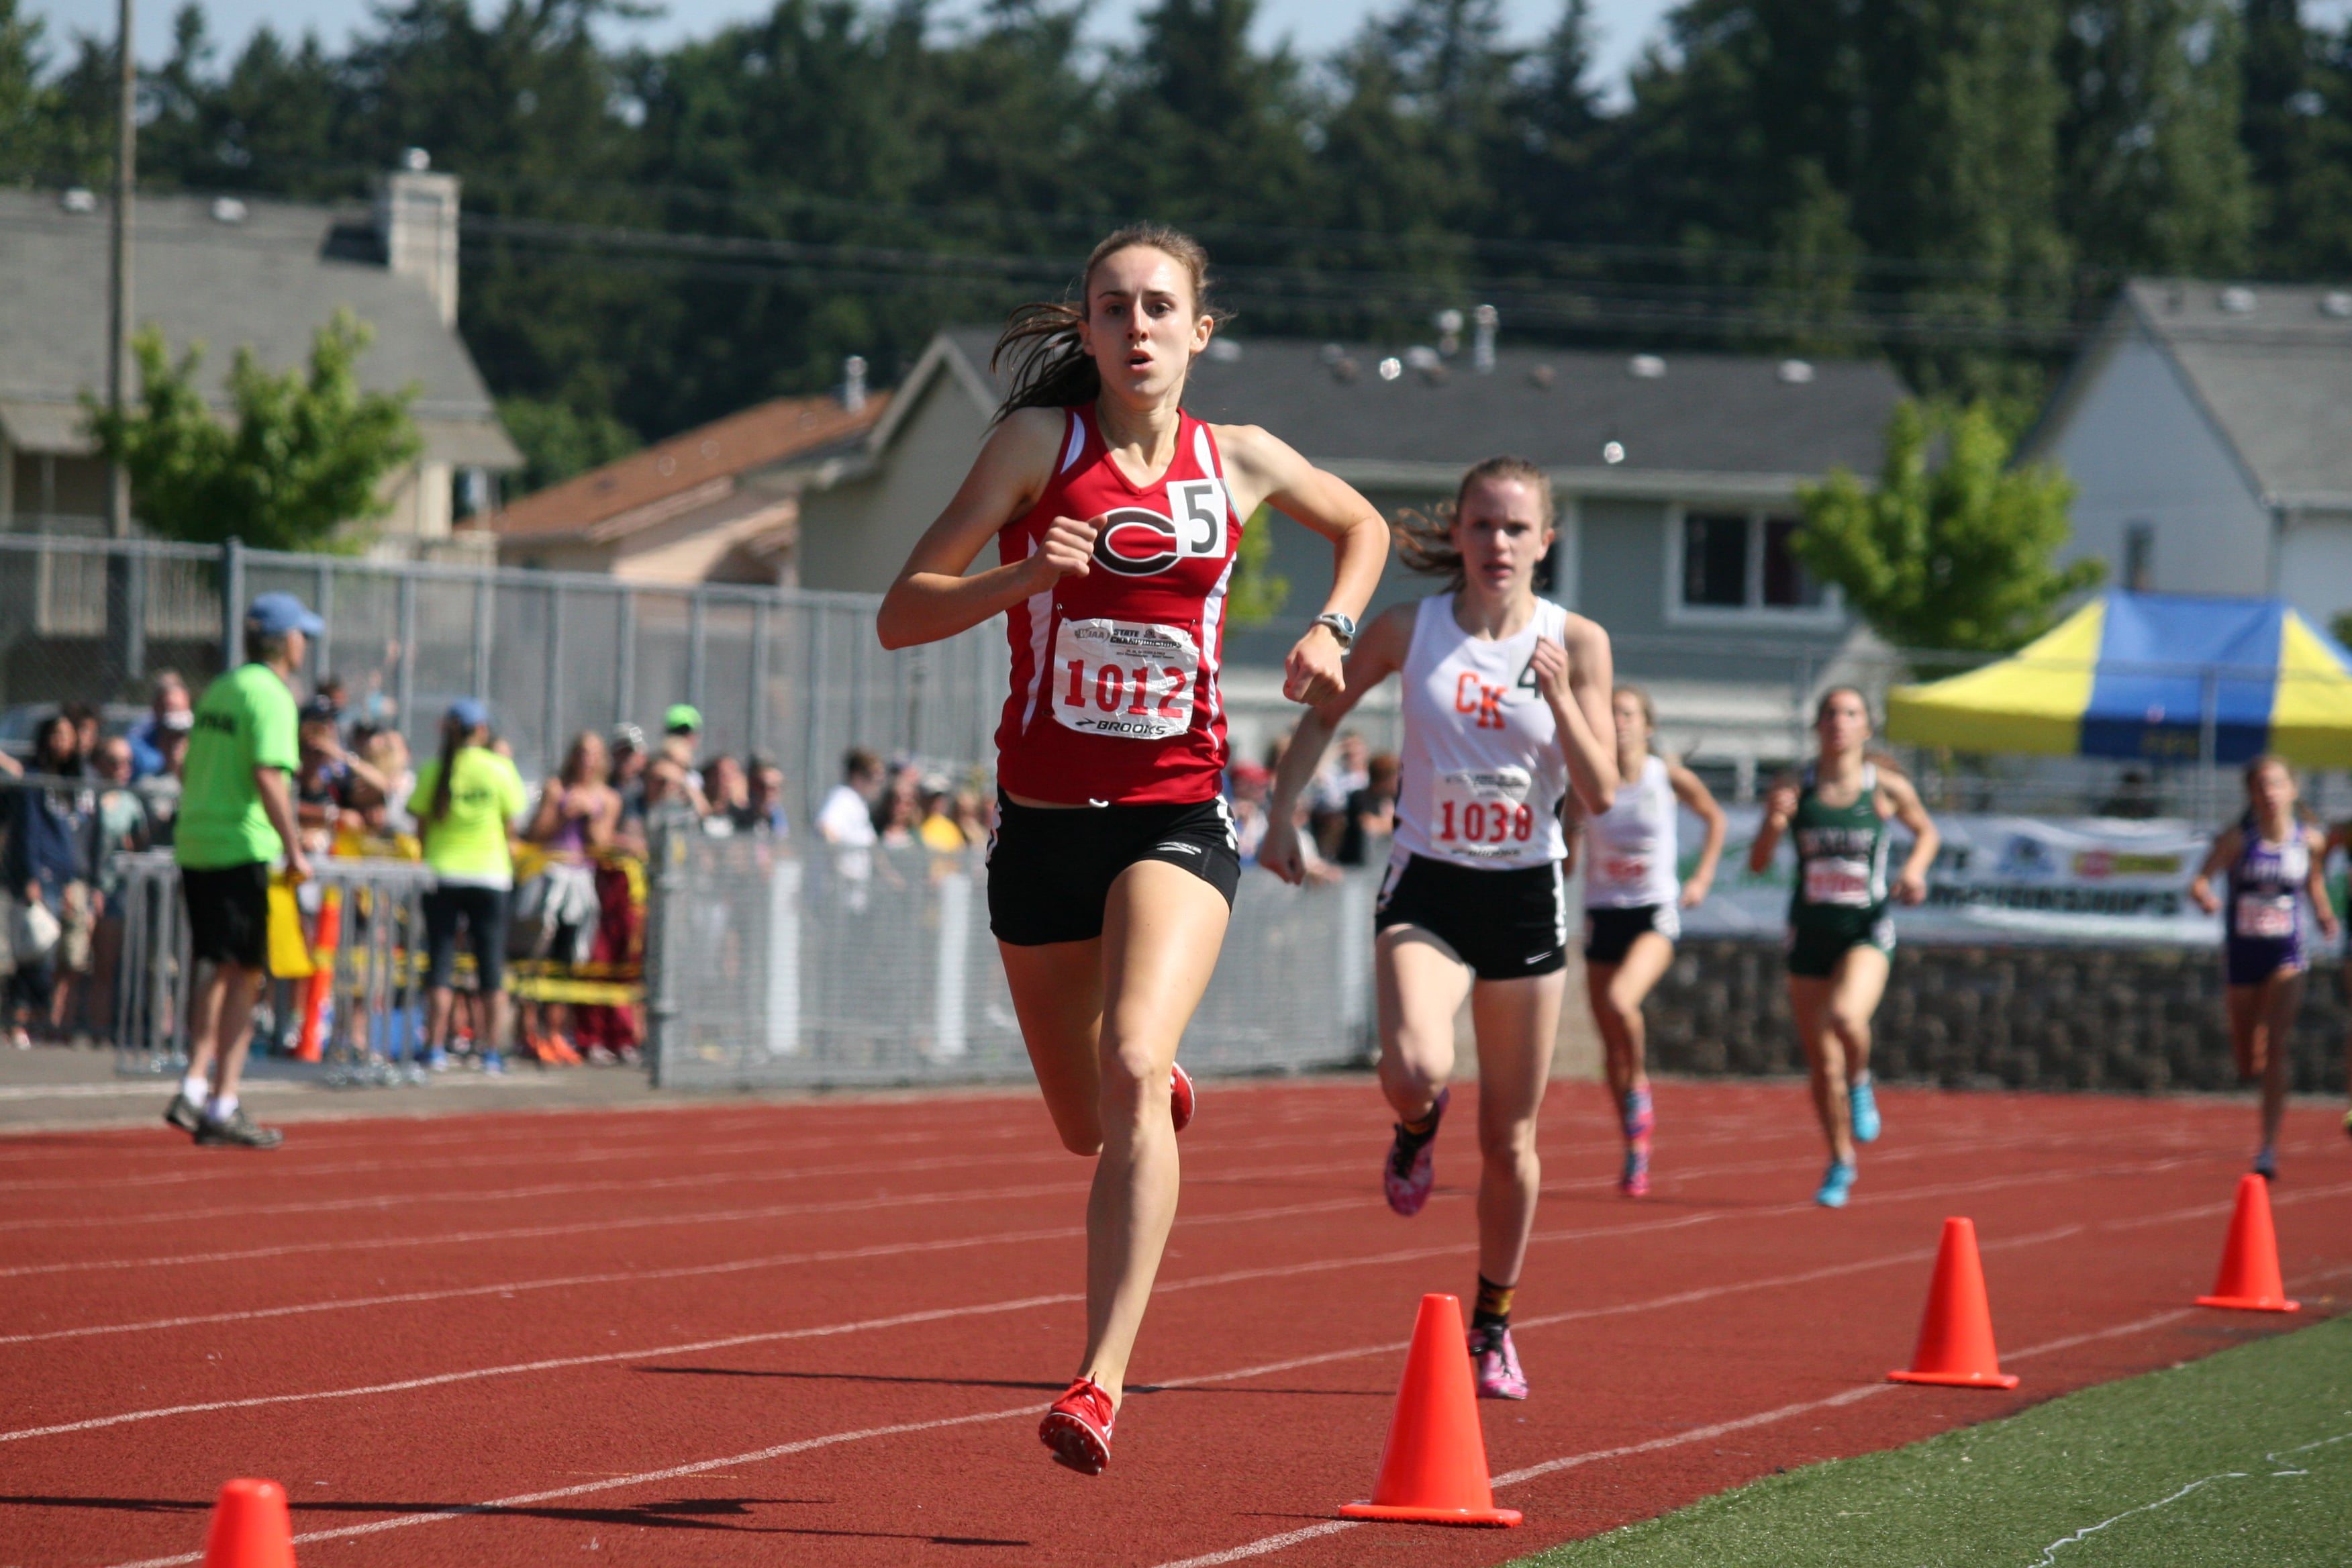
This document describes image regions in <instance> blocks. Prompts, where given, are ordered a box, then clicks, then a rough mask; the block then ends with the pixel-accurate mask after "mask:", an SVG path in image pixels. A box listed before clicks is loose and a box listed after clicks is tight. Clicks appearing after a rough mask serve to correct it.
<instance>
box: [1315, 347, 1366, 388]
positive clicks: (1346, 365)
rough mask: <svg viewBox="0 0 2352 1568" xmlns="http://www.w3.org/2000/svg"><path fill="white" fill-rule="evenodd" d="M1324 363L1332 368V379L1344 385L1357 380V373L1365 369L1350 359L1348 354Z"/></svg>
mask: <svg viewBox="0 0 2352 1568" xmlns="http://www.w3.org/2000/svg"><path fill="white" fill-rule="evenodd" d="M1324 363H1327V364H1328V365H1329V366H1330V367H1331V379H1332V380H1333V381H1337V382H1340V383H1343V384H1344V383H1347V382H1350V381H1353V380H1355V379H1356V374H1357V372H1359V371H1360V370H1361V369H1362V368H1363V367H1362V366H1361V365H1359V364H1358V363H1356V362H1355V361H1354V360H1351V359H1349V357H1348V356H1347V355H1346V354H1341V355H1340V356H1339V358H1338V359H1335V360H1327V361H1325V362H1324Z"/></svg>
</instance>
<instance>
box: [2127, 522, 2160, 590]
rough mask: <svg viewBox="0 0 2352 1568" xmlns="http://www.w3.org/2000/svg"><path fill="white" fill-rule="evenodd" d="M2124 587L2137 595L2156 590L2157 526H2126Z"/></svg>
mask: <svg viewBox="0 0 2352 1568" xmlns="http://www.w3.org/2000/svg"><path fill="white" fill-rule="evenodd" d="M2123 577H2124V586H2125V587H2126V588H2128V589H2130V590H2131V591H2132V592H2133V593H2135V594H2147V593H2153V592H2154V591H2155V589H2156V524H2154V523H2152V522H2147V521H2134V522H2127V523H2126V524H2124V572H2123Z"/></svg>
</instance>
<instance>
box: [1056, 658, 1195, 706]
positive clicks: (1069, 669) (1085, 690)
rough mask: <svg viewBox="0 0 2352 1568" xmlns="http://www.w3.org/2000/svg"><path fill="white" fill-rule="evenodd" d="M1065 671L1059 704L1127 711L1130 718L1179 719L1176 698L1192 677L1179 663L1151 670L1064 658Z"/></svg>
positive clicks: (1140, 665) (1141, 667) (1147, 667)
mask: <svg viewBox="0 0 2352 1568" xmlns="http://www.w3.org/2000/svg"><path fill="white" fill-rule="evenodd" d="M1064 674H1065V675H1066V678H1067V679H1068V681H1069V687H1068V689H1066V690H1065V691H1064V692H1063V693H1062V706H1063V707H1065V708H1073V709H1082V708H1086V707H1088V706H1092V707H1093V708H1095V709H1097V710H1099V711H1101V712H1104V713H1121V712H1123V713H1126V714H1127V715H1129V717H1131V718H1136V719H1142V718H1147V717H1153V716H1156V717H1159V718H1163V719H1177V720H1181V719H1182V718H1183V717H1184V716H1185V715H1184V710H1183V709H1182V708H1181V707H1180V706H1179V705H1178V704H1179V701H1180V700H1181V698H1182V697H1183V696H1184V694H1185V692H1186V689H1188V688H1189V687H1190V686H1191V685H1192V679H1191V678H1190V677H1189V676H1187V675H1186V674H1185V673H1184V670H1183V668H1182V667H1181V666H1179V665H1173V664H1170V665H1163V666H1161V667H1160V668H1157V669H1154V668H1152V667H1151V666H1150V665H1148V664H1139V665H1137V666H1135V667H1134V668H1128V667H1126V666H1124V665H1117V664H1098V665H1095V666H1093V667H1092V668H1089V667H1088V666H1087V661H1086V660H1085V659H1083V658H1074V659H1070V660H1068V661H1066V664H1065V666H1064Z"/></svg>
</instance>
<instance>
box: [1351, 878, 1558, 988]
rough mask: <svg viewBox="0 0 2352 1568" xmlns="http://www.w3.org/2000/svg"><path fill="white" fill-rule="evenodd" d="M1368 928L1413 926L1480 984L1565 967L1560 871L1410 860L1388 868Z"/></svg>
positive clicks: (1549, 972)
mask: <svg viewBox="0 0 2352 1568" xmlns="http://www.w3.org/2000/svg"><path fill="white" fill-rule="evenodd" d="M1373 909H1374V913H1373V916H1372V927H1373V929H1374V930H1375V931H1386V930H1388V929H1389V928H1390V927H1391V926H1401V925H1409V926H1417V927H1419V928H1420V929H1421V930H1423V931H1427V932H1428V933H1429V934H1430V935H1432V936H1433V937H1435V938H1437V940H1438V941H1440V942H1444V944H1445V945H1446V946H1448V947H1450V948H1452V949H1453V950H1454V956H1455V957H1456V958H1459V959H1460V960H1461V961H1462V962H1463V963H1466V964H1468V965H1469V966H1470V970H1471V973H1474V974H1475V975H1477V977H1478V978H1479V979H1481V980H1525V979H1527V978H1528V977H1529V976H1530V975H1537V974H1552V973H1558V972H1559V971H1560V970H1562V969H1564V968H1566V967H1567V966H1568V891H1567V889H1566V888H1565V887H1564V886H1563V885H1562V883H1561V881H1560V875H1559V862H1558V861H1553V862H1551V863H1550V864H1549V865H1543V866H1528V867H1522V868H1517V869H1516V870H1507V871H1498V870H1490V869H1488V868H1486V867H1483V866H1453V865H1448V864H1447V863H1446V862H1444V861H1443V860H1432V859H1430V858H1428V857H1426V856H1423V855H1414V856H1411V857H1409V858H1406V859H1404V860H1402V861H1401V862H1400V861H1395V860H1391V861H1390V862H1389V874H1388V876H1387V877H1386V878H1384V879H1382V880H1381V896H1380V900H1379V902H1378V903H1376V904H1375V905H1374V906H1373Z"/></svg>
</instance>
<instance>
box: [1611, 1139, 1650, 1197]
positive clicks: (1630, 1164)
mask: <svg viewBox="0 0 2352 1568" xmlns="http://www.w3.org/2000/svg"><path fill="white" fill-rule="evenodd" d="M1617 1190H1618V1192H1619V1193H1621V1194H1623V1195H1624V1196H1626V1197H1629V1198H1646V1197H1648V1196H1649V1195H1650V1141H1649V1140H1648V1139H1647V1138H1643V1139H1639V1140H1636V1141H1635V1142H1631V1143H1628V1144H1626V1145H1625V1169H1624V1171H1623V1173H1622V1174H1620V1175H1619V1176H1618V1178H1617Z"/></svg>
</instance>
